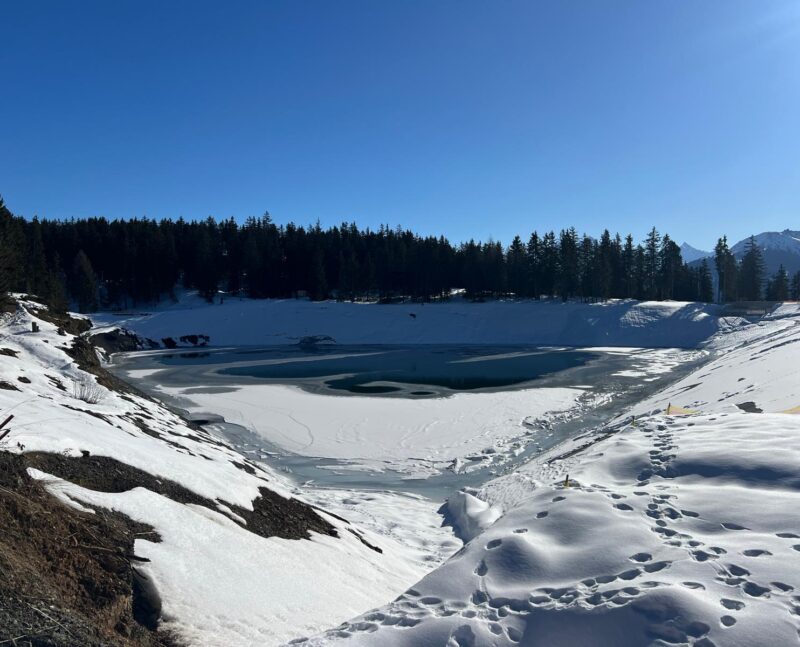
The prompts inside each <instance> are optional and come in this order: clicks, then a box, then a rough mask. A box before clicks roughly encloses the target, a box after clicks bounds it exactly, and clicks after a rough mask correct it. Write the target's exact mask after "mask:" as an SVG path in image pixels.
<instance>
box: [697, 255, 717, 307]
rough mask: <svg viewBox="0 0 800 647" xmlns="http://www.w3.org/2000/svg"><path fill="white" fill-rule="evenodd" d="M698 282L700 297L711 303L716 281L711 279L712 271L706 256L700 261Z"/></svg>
mask: <svg viewBox="0 0 800 647" xmlns="http://www.w3.org/2000/svg"><path fill="white" fill-rule="evenodd" d="M698 282H699V285H698V299H699V300H700V301H704V302H705V303H711V302H712V301H713V300H714V283H713V281H712V280H711V272H710V271H709V269H708V261H706V259H705V258H704V259H703V260H702V262H701V263H700V271H699V277H698Z"/></svg>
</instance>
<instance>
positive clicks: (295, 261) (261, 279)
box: [0, 199, 800, 312]
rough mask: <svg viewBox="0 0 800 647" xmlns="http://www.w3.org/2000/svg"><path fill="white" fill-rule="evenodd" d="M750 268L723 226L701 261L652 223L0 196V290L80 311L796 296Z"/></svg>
mask: <svg viewBox="0 0 800 647" xmlns="http://www.w3.org/2000/svg"><path fill="white" fill-rule="evenodd" d="M712 271H714V272H716V274H717V277H716V278H717V281H714V280H713V279H712ZM763 274H764V269H763V262H762V260H761V258H760V250H759V248H758V247H757V246H756V245H755V244H752V245H751V246H750V248H749V249H748V252H747V254H746V255H745V257H744V258H743V259H742V260H741V261H737V260H736V259H735V258H734V257H733V255H732V253H731V252H730V250H729V249H728V246H727V241H726V239H725V238H724V237H723V238H721V239H720V240H719V242H718V244H717V247H716V249H715V256H714V258H713V259H711V261H710V262H707V261H705V260H703V261H701V262H699V263H694V264H692V265H688V264H686V263H684V262H683V259H682V258H681V252H680V248H679V246H678V245H677V244H676V243H675V241H673V240H672V239H671V238H670V237H669V235H667V234H663V235H662V234H659V232H658V231H657V230H656V229H655V228H653V229H652V230H651V231H650V233H649V235H648V236H647V238H646V239H645V240H644V241H642V242H641V243H636V242H635V241H634V240H633V238H632V236H630V235H628V236H625V237H624V238H623V237H621V236H620V235H619V234H616V235H612V234H610V233H609V231H608V230H605V231H603V232H602V233H601V234H600V236H599V237H597V238H594V237H591V236H589V235H587V234H578V232H576V231H575V229H574V228H570V229H564V230H562V231H560V232H559V233H555V232H552V231H551V232H546V233H542V234H539V233H537V232H535V231H534V232H533V233H532V234H530V236H528V237H527V238H526V239H523V238H521V237H520V236H517V237H515V238H514V240H513V241H512V242H511V244H510V245H509V246H508V247H503V245H501V244H500V243H498V242H493V241H491V240H490V241H488V242H476V241H473V240H470V241H468V242H465V243H460V244H458V245H454V244H452V243H450V242H449V241H448V240H447V239H445V238H444V237H438V238H437V237H433V236H428V237H423V236H419V235H417V234H415V233H413V232H411V231H408V230H403V229H400V228H396V229H392V228H389V227H381V228H380V229H378V230H377V231H371V230H369V229H367V230H362V229H359V228H358V227H357V226H356V225H355V224H342V225H341V226H338V227H331V228H329V229H322V228H321V227H320V226H319V224H317V225H315V226H312V227H308V228H306V227H301V226H297V225H295V224H292V223H289V224H286V225H277V224H275V223H274V222H272V220H271V218H270V217H269V215H268V214H265V215H264V216H263V217H261V218H250V219H248V220H247V221H245V222H244V223H243V224H239V223H237V222H235V221H234V220H233V219H230V220H221V221H217V220H215V219H213V218H207V219H206V220H202V221H191V222H187V221H184V220H183V219H179V220H174V221H173V220H160V221H155V220H148V219H133V220H107V219H105V218H87V219H80V220H39V219H36V218H34V219H31V220H27V219H25V218H22V217H19V216H15V215H13V214H12V213H11V212H10V211H9V209H8V208H7V207H6V206H5V204H4V203H3V202H2V200H1V199H0V294H6V293H7V292H10V291H15V292H27V293H31V294H36V295H38V296H39V297H41V298H43V299H44V300H45V301H47V302H48V303H49V304H50V305H51V306H52V307H55V308H57V309H64V308H67V307H68V306H69V305H72V306H73V307H77V308H78V309H79V310H81V311H83V312H91V311H94V310H97V309H98V308H130V307H132V306H136V305H137V304H142V305H144V304H151V303H154V302H158V301H161V300H164V299H170V298H172V296H173V295H174V291H175V288H176V287H179V286H183V287H185V288H191V289H196V290H198V292H199V293H200V294H201V295H203V296H204V297H205V298H206V299H208V300H209V301H211V300H213V299H214V297H215V296H216V295H217V294H218V292H219V291H222V292H224V293H228V294H238V295H243V296H248V297H251V298H271V297H272V298H275V297H283V298H285V297H297V296H308V297H309V298H311V299H327V298H337V299H347V300H351V299H365V298H366V299H381V300H384V301H388V302H391V301H392V300H396V299H405V298H412V299H417V300H434V299H442V298H447V297H448V296H449V295H450V294H451V292H452V290H454V289H463V290H464V291H465V293H466V296H467V297H468V298H473V299H476V300H480V299H487V298H496V297H500V296H504V295H507V296H516V297H522V298H537V299H538V298H542V297H556V298H561V299H564V300H566V299H583V300H603V299H609V298H633V299H653V300H666V299H674V300H685V301H714V300H720V301H732V300H737V299H748V300H753V299H759V298H762V297H765V296H766V298H772V299H775V300H781V299H786V298H789V297H792V298H797V296H798V294H797V293H798V291H800V274H798V275H796V276H794V277H788V276H787V275H786V273H785V272H782V273H781V272H778V273H777V274H776V275H775V276H774V277H769V279H767V277H764V275H763ZM715 283H716V285H717V288H716V289H715V287H714V286H715Z"/></svg>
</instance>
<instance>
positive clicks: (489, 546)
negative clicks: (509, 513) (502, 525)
mask: <svg viewBox="0 0 800 647" xmlns="http://www.w3.org/2000/svg"><path fill="white" fill-rule="evenodd" d="M502 544H503V540H502V539H492V541H490V542H489V543H488V544H486V548H487V549H488V550H492V549H493V548H497V547H498V546H501V545H502Z"/></svg>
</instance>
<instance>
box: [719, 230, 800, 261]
mask: <svg viewBox="0 0 800 647" xmlns="http://www.w3.org/2000/svg"><path fill="white" fill-rule="evenodd" d="M754 238H755V241H756V244H757V245H758V246H759V247H761V249H764V250H770V249H774V250H780V251H785V252H792V253H794V254H798V255H800V231H792V230H791V229H784V230H783V231H765V232H763V233H760V234H758V235H756V236H755V237H754ZM749 244H750V238H745V239H743V240H740V241H739V242H738V243H736V244H735V245H734V246H733V247H731V251H732V252H733V253H734V255H736V256H737V257H739V256H741V255H742V254H744V253H745V252H746V251H747V247H748V245H749Z"/></svg>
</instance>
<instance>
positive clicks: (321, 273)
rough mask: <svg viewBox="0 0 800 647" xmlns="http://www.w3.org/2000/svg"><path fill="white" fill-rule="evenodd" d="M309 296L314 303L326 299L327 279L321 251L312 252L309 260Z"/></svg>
mask: <svg viewBox="0 0 800 647" xmlns="http://www.w3.org/2000/svg"><path fill="white" fill-rule="evenodd" d="M309 295H310V296H311V298H312V299H313V300H314V301H320V300H322V299H326V298H327V297H328V278H327V275H326V274H325V263H324V257H323V255H322V251H321V250H320V249H316V250H314V256H313V257H312V260H311V285H310V289H309Z"/></svg>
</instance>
